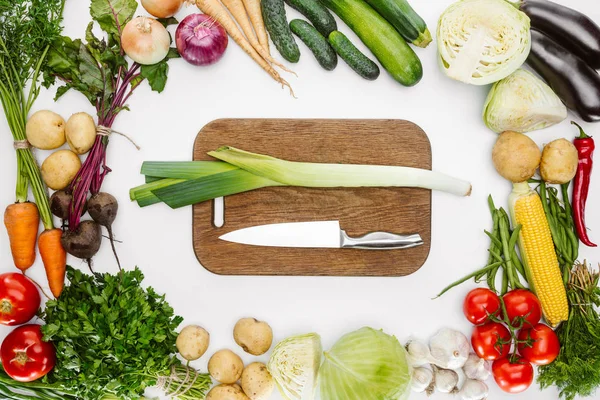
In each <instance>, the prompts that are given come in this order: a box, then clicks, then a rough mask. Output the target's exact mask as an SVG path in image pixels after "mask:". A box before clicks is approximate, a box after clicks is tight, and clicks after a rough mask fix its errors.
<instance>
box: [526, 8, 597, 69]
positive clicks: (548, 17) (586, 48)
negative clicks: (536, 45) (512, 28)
mask: <svg viewBox="0 0 600 400" xmlns="http://www.w3.org/2000/svg"><path fill="white" fill-rule="evenodd" d="M596 1H597V0H596ZM519 8H520V10H521V11H523V12H524V13H525V14H527V16H529V19H531V27H532V28H533V29H535V30H538V31H540V32H542V33H544V34H545V35H547V36H549V37H551V38H552V39H554V40H555V41H557V42H558V43H559V44H561V45H562V46H564V47H565V48H567V49H568V50H570V51H571V52H573V53H575V54H576V55H578V56H579V57H581V59H582V60H584V61H585V62H586V63H588V64H589V65H590V66H591V67H592V68H594V69H600V27H599V26H598V25H597V24H596V23H594V21H592V20H591V19H590V18H589V17H588V16H586V15H584V14H582V13H580V12H579V11H576V10H573V9H572V8H569V7H565V6H563V5H560V4H556V3H553V2H551V1H548V0H522V1H521V3H520V4H519Z"/></svg>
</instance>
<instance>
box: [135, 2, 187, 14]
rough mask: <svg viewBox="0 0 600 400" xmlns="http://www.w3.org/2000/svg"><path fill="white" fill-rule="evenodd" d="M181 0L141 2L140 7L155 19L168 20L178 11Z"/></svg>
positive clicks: (181, 3)
mask: <svg viewBox="0 0 600 400" xmlns="http://www.w3.org/2000/svg"><path fill="white" fill-rule="evenodd" d="M182 5H183V0H142V7H144V9H145V10H146V11H148V13H150V14H151V15H153V16H155V17H156V18H169V17H172V16H173V15H175V14H176V13H177V11H179V9H180V8H181V6H182Z"/></svg>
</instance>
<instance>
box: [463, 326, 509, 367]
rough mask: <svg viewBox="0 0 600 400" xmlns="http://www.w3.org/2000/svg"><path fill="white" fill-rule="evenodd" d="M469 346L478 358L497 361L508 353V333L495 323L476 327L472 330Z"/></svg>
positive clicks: (505, 328)
mask: <svg viewBox="0 0 600 400" xmlns="http://www.w3.org/2000/svg"><path fill="white" fill-rule="evenodd" d="M471 345H472V346H473V350H474V351H475V354H477V355H478V356H479V358H483V359H484V360H498V359H500V358H504V357H506V356H507V355H508V352H509V351H510V345H511V337H510V332H509V330H508V328H507V327H505V326H504V325H502V324H499V323H497V322H489V323H487V324H484V325H478V326H476V327H475V328H474V329H473V334H472V335H471Z"/></svg>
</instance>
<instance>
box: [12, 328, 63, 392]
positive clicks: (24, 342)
mask: <svg viewBox="0 0 600 400" xmlns="http://www.w3.org/2000/svg"><path fill="white" fill-rule="evenodd" d="M0 357H1V358H2V366H3V367H4V370H5V371H6V373H7V374H8V375H9V376H10V377H11V378H13V379H14V380H16V381H19V382H31V381H34V380H36V379H39V378H41V377H42V376H44V375H46V374H47V373H48V372H50V371H51V370H52V368H54V364H56V350H54V346H53V345H52V343H48V342H44V341H42V330H41V328H40V325H34V324H29V325H23V326H19V327H18V328H15V330H13V331H12V332H11V333H9V334H8V336H6V338H5V339H4V342H2V346H1V347H0Z"/></svg>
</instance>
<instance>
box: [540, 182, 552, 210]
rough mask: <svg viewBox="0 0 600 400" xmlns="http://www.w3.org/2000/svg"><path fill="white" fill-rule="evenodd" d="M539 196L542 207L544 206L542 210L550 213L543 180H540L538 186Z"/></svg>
mask: <svg viewBox="0 0 600 400" xmlns="http://www.w3.org/2000/svg"><path fill="white" fill-rule="evenodd" d="M539 192H540V198H541V200H542V207H543V208H544V212H545V213H546V215H549V214H550V210H549V209H548V201H547V197H548V196H547V195H546V184H545V183H544V182H540V186H539Z"/></svg>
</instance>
